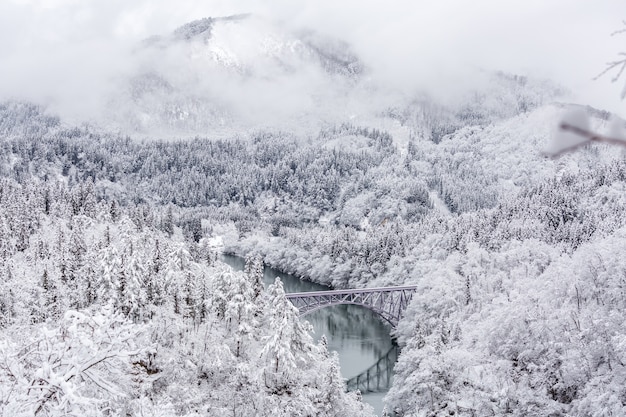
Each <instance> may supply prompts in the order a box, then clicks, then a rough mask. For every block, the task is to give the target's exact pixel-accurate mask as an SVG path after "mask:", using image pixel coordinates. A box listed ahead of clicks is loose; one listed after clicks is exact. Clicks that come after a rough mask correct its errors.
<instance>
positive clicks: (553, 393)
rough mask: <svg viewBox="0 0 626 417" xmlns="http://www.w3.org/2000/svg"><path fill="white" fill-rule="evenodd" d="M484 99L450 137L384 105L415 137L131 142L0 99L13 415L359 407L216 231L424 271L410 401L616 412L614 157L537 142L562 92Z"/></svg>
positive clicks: (316, 257) (357, 281)
mask: <svg viewBox="0 0 626 417" xmlns="http://www.w3.org/2000/svg"><path fill="white" fill-rule="evenodd" d="M507 85H509V84H507ZM507 88H508V87H507ZM515 97H516V96H515ZM524 97H528V95H526V96H524ZM542 100H544V99H543V98H542ZM526 101H527V100H526V99H525V100H524V101H523V102H526ZM515 102H516V103H519V101H518V100H517V99H515ZM476 103H477V104H476V106H475V107H474V108H475V110H476V111H477V112H478V113H480V112H481V111H483V110H484V109H487V110H484V114H486V115H488V117H487V116H480V117H478V116H477V117H468V116H467V115H466V113H459V112H458V111H452V110H451V109H449V108H447V109H446V110H445V112H444V113H445V114H447V115H448V116H449V117H450V119H448V120H449V121H450V123H449V124H448V128H449V129H448V130H446V131H445V132H444V131H441V132H444V133H443V134H441V135H438V134H435V135H433V132H434V131H433V130H432V129H431V130H428V129H424V130H419V129H417V126H418V125H419V123H422V122H423V121H416V120H417V119H411V118H410V117H408V116H407V117H404V118H403V117H400V115H399V113H397V114H396V113H394V114H392V115H390V116H388V117H389V120H392V121H394V123H396V125H395V126H400V127H399V128H398V129H404V130H405V131H406V132H408V138H409V139H408V141H407V142H406V143H401V142H399V141H398V138H397V137H394V136H393V135H392V134H390V133H389V132H387V131H386V130H384V129H382V128H375V127H372V126H371V125H369V126H361V125H358V124H356V123H343V124H337V125H334V126H330V127H325V128H322V129H320V130H319V131H318V132H316V133H315V134H312V135H300V134H295V133H289V132H280V131H276V130H259V131H255V132H252V133H249V134H246V135H235V136H233V137H232V138H229V139H224V138H222V139H213V140H212V139H211V138H210V137H197V138H194V139H180V140H168V141H162V140H158V139H151V140H147V139H144V140H137V139H130V138H128V137H126V136H124V135H119V134H114V133H110V132H107V131H105V130H101V129H97V128H94V127H92V126H88V125H83V126H77V127H76V126H68V125H66V124H64V123H63V122H62V121H61V120H60V119H59V118H57V117H55V116H54V115H49V114H48V113H46V111H45V110H44V109H42V108H40V107H38V106H36V105H32V104H28V103H22V102H5V103H3V104H2V105H0V134H1V136H2V137H1V139H0V149H1V152H0V173H1V175H2V183H1V187H0V190H1V193H0V201H1V202H2V209H1V211H0V214H1V215H2V222H1V223H0V225H1V226H2V229H1V230H0V233H2V235H3V239H2V245H3V246H2V251H3V252H2V268H1V269H0V271H1V273H2V277H3V278H2V291H1V292H0V294H2V295H1V296H0V297H1V298H0V313H1V317H0V318H1V320H2V322H1V323H2V324H1V326H2V329H3V330H2V331H3V334H5V335H6V336H7V337H6V338H5V342H3V343H4V344H2V345H1V347H2V350H1V352H2V355H3V359H2V360H3V362H2V368H1V369H2V372H3V374H2V375H3V376H2V377H3V378H4V380H6V381H10V383H8V384H3V389H4V391H2V394H1V395H2V396H3V397H2V398H3V401H4V404H5V405H4V407H5V409H6V410H8V411H7V412H9V411H10V412H11V413H12V412H13V410H18V409H20V410H22V409H24V410H30V411H33V410H37V409H39V408H40V407H44V408H45V410H47V411H46V412H48V413H50V414H51V415H54V413H55V412H58V413H61V412H65V411H66V410H72V412H74V413H79V412H85V413H92V414H93V415H99V414H98V413H102V412H103V411H102V410H104V409H105V408H106V407H114V408H115V409H119V410H122V409H124V410H129V411H128V412H129V413H131V415H132V414H133V413H135V414H138V413H140V412H141V411H140V410H144V412H147V411H145V410H151V411H150V413H154V414H155V415H158V414H157V413H158V412H162V415H171V414H176V415H189V414H191V413H193V412H194V410H195V408H193V407H199V408H198V409H200V408H202V409H203V410H206V413H208V415H220V414H219V413H223V412H224V411H225V409H226V408H227V407H231V408H229V410H230V411H229V412H231V413H234V414H235V415H251V414H250V413H252V415H253V414H254V413H255V412H257V413H259V415H265V414H262V413H270V414H267V415H271V412H274V411H273V410H277V409H281V410H283V412H285V413H286V414H285V415H291V414H290V413H295V412H296V411H294V410H295V409H293V408H288V407H297V408H298V409H299V410H301V411H302V410H305V411H302V412H303V413H305V415H306V413H322V414H321V415H364V414H360V413H366V411H355V410H357V409H360V408H361V407H364V406H363V405H362V404H360V403H359V402H358V401H357V400H356V399H355V398H354V397H353V396H347V395H345V394H343V393H342V387H341V383H340V382H339V379H338V378H339V376H338V374H337V368H336V362H335V359H333V357H332V355H329V354H328V353H327V352H325V348H324V347H323V346H316V345H314V344H313V343H312V342H311V340H310V338H308V336H306V335H305V326H304V325H303V324H300V323H299V322H298V321H297V320H296V316H295V314H294V312H293V310H291V309H289V308H288V306H287V305H285V309H283V310H281V311H283V312H284V314H288V315H289V317H288V318H285V317H282V318H277V317H274V315H275V314H276V310H275V309H263V308H260V309H259V307H258V306H259V305H261V306H262V305H267V304H266V303H269V302H271V303H279V302H282V301H280V300H282V298H281V297H280V295H279V293H280V289H279V288H274V289H271V290H269V293H267V294H265V295H259V294H258V292H255V289H254V282H255V280H254V274H253V273H250V274H248V276H247V278H246V276H245V275H242V274H234V273H232V272H230V271H228V270H226V269H224V267H223V266H220V265H219V263H217V262H216V261H215V252H214V248H212V247H210V246H209V244H208V242H210V241H212V240H211V239H210V238H218V237H219V238H221V239H222V241H223V242H224V245H225V246H224V249H225V250H227V251H231V252H235V253H238V254H241V255H261V256H262V257H263V259H264V260H265V262H266V263H267V264H269V265H272V266H274V267H277V268H279V269H282V270H284V271H286V272H292V273H295V274H299V275H302V276H304V277H306V278H308V279H312V280H315V281H318V282H321V283H325V284H329V285H331V286H334V287H356V286H375V285H398V284H402V283H412V284H416V285H418V287H419V291H418V294H417V295H416V297H415V298H414V301H413V303H412V305H411V308H410V309H409V311H408V312H407V315H406V318H405V320H404V321H403V322H402V323H401V326H400V327H399V329H398V331H397V335H398V337H399V340H400V341H401V342H402V343H403V344H405V345H406V347H405V348H404V350H403V353H402V355H401V358H400V362H399V364H398V366H397V368H396V369H397V370H396V374H397V377H396V383H395V387H394V389H393V390H392V391H391V393H390V397H389V398H390V400H391V402H392V403H393V404H394V405H395V406H397V407H398V410H399V412H400V413H404V415H406V416H417V415H451V413H454V414H455V415H476V414H479V415H480V414H487V415H489V414H495V415H500V414H505V413H511V414H513V415H537V416H541V415H550V414H552V415H567V414H570V415H593V413H594V412H597V410H605V411H601V413H605V414H606V415H609V413H611V412H612V413H614V414H620V413H621V412H622V407H623V405H622V400H621V398H622V397H623V395H624V394H623V388H622V386H623V384H622V383H621V382H620V381H621V379H620V378H621V375H622V373H623V365H622V361H623V360H622V359H621V358H622V356H623V349H622V345H623V341H622V339H623V335H624V332H623V330H622V325H621V323H623V322H624V317H622V316H623V315H622V313H620V311H622V310H623V309H622V308H621V303H622V302H621V301H620V300H621V299H622V298H623V297H621V295H620V294H621V292H622V286H623V285H622V284H623V283H622V278H623V275H624V268H625V267H624V265H622V262H621V260H620V259H621V257H620V248H621V247H622V245H623V243H624V242H623V239H624V226H625V225H624V218H625V216H624V210H625V204H624V197H623V196H624V190H625V187H626V183H625V180H626V162H625V161H624V158H623V156H622V155H621V154H620V153H619V151H617V150H615V149H614V148H609V147H606V146H599V147H594V148H590V149H584V150H582V151H580V152H579V153H577V154H573V155H569V156H566V157H564V158H562V159H560V160H557V161H553V160H549V159H545V158H544V157H542V156H541V154H540V151H541V149H542V148H543V147H544V146H545V145H546V143H547V141H548V138H549V124H550V123H551V122H552V121H553V120H555V119H556V118H557V117H558V113H559V111H560V107H561V106H559V105H547V106H543V105H539V104H533V105H529V106H519V107H516V110H515V111H512V113H506V114H494V113H493V112H491V111H490V110H488V109H490V108H492V107H490V106H487V105H486V103H485V101H484V100H483V101H480V100H479V101H478V102H476ZM487 104H488V103H487ZM416 106H418V107H419V106H422V107H420V108H422V109H423V108H424V107H423V104H419V105H416ZM481 106H482V107H481ZM511 108H512V107H511ZM481 109H483V110H481ZM479 110H480V111H479ZM411 111H412V110H411V108H410V107H408V108H407V110H406V112H405V113H403V114H404V115H405V116H406V115H407V114H408V115H410V114H413V113H411ZM441 111H442V112H443V110H441ZM478 113H477V114H478ZM414 114H417V113H414ZM463 114H465V115H463ZM437 120H441V119H437ZM594 123H595V128H598V129H602V128H603V126H604V124H605V120H604V117H603V114H602V113H597V114H596V115H595V118H594ZM398 124H399V125H398ZM429 129H430V128H429ZM213 240H214V239H213ZM620 277H622V278H620ZM222 288H223V291H224V292H220V291H222V290H220V289H222ZM225 294H226V295H225ZM272 294H273V295H272ZM259 297H260V298H259ZM271 297H274V298H272V299H271V300H272V301H270V298H271ZM225 299H230V300H231V301H232V302H231V303H227V304H228V306H226V305H225V304H224V300H225ZM238 303H239V304H238ZM254 305H257V307H254ZM229 309H230V310H229ZM279 322H280V323H282V324H279ZM235 323H236V325H235ZM103 326H104V327H103ZM277 326H289V328H288V329H287V330H285V328H283V327H280V328H279V327H277ZM105 328H106V329H109V330H107V331H106V332H105V330H103V329H105ZM85 332H86V333H85ZM131 334H132V335H133V336H132V341H131V338H130V336H129V335H131ZM287 334H288V335H290V336H289V337H292V339H290V340H289V341H288V340H286V339H281V337H286V336H285V335H287ZM103 335H104V336H103ZM280 335H282V336H280ZM103 338H104V339H103ZM107 338H108V339H107ZM27 346H37V349H35V350H32V351H28V352H29V353H26V354H25V355H26V356H23V355H24V353H22V352H26V351H24V349H25V348H26V347H27ZM105 346H108V347H105ZM46 349H47V350H46ZM111 349H113V350H111ZM272 349H273V350H272ZM61 350H62V351H68V352H73V353H68V355H70V356H68V358H71V359H68V360H67V361H66V360H65V359H63V358H58V359H54V358H53V357H51V356H50V355H47V356H46V355H45V354H44V353H42V352H46V351H51V352H52V351H61ZM112 352H114V353H112ZM284 354H286V355H287V357H288V358H289V359H288V360H287V361H286V362H284V361H283V360H282V359H281V360H276V361H274V360H273V359H272V358H278V357H283V356H281V355H284ZM71 355H78V356H71ZM272 355H274V356H272ZM18 358H19V359H18ZM51 358H52V359H51ZM100 359H101V360H102V361H104V362H102V363H105V362H107V361H108V362H110V363H109V364H108V365H107V367H106V369H105V367H104V366H103V367H102V368H100V367H98V364H100V363H101V362H99V360H100ZM50 360H52V361H53V362H52V363H49V362H48V361H50ZM54 361H56V362H54ZM93 361H96V362H97V363H94V364H93V367H94V368H93V372H92V371H91V369H92V368H91V367H88V368H85V367H84V366H92V365H90V364H91V363H92V362H93ZM290 361H291V362H290ZM207 363H210V364H211V366H209V367H208V368H207V365H206V364H207ZM80 364H83V365H84V366H83V365H80ZM283 365H284V366H285V368H281V367H282V366H283ZM294 369H300V370H305V372H302V375H300V374H298V375H299V376H298V378H296V377H295V375H296V374H294V373H293V372H294ZM96 370H97V371H98V372H100V374H96V373H95V372H96ZM46 372H48V373H47V374H46ZM81 372H83V373H84V372H86V373H85V374H84V376H81V377H80V378H79V377H78V375H79V374H80V373H81ZM111 372H118V374H115V375H114V374H113V373H111ZM90 375H91V376H90ZM116 375H117V376H116ZM119 375H125V378H126V379H125V378H121V377H119ZM59 378H60V379H59ZM223 378H226V381H227V382H226V383H223V384H222V383H220V382H219V381H222V379H223ZM29 386H37V391H35V390H34V389H32V388H28V387H29ZM191 386H193V387H194V388H193V389H192V390H191V391H188V394H185V395H182V394H181V392H182V390H187V389H188V388H187V387H191ZM233 387H239V388H237V389H233ZM5 388H6V389H5ZM131 388H132V395H127V396H123V395H121V394H120V391H126V392H127V393H128V392H131V391H129V390H131ZM189 389H190V388H189ZM185 392H187V391H185ZM251 393H254V394H251ZM187 395H188V396H187ZM250 395H253V398H254V401H252V402H250V401H248V400H249V396H250ZM192 398H194V399H195V400H193V401H192ZM224 398H226V399H225V400H224ZM85 399H86V400H85ZM83 400H85V401H83ZM329 404H334V405H333V408H332V410H331V409H329V408H328V407H329ZM8 407H14V408H8ZM22 407H27V408H22ZM28 407H29V408H28ZM233 407H234V408H233ZM250 407H253V408H250ZM342 407H343V408H342ZM603 407H605V408H603ZM44 408H41V409H42V410H43V409H44ZM64 410H65V411H64ZM159 410H160V411H159ZM255 410H256V411H255ZM30 411H29V412H30ZM211 413H213V414H211ZM246 413H248V414H246ZM324 413H326V414H324ZM332 413H335V414H332Z"/></svg>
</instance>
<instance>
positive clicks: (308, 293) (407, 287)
mask: <svg viewBox="0 0 626 417" xmlns="http://www.w3.org/2000/svg"><path fill="white" fill-rule="evenodd" d="M415 289H417V286H415V285H404V286H399V287H378V288H361V289H346V290H327V291H305V292H291V293H287V294H285V295H286V296H287V298H301V297H315V296H320V295H322V296H330V295H343V294H364V293H380V292H391V291H402V290H415Z"/></svg>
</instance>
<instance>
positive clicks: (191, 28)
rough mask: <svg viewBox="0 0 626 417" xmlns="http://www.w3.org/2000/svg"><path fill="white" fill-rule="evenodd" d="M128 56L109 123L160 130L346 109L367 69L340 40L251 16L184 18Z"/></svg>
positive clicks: (196, 130) (234, 125) (304, 119)
mask: <svg viewBox="0 0 626 417" xmlns="http://www.w3.org/2000/svg"><path fill="white" fill-rule="evenodd" d="M131 59H132V60H133V66H132V67H133V71H132V73H130V74H125V75H122V76H120V78H119V80H118V88H117V89H116V90H115V91H113V92H112V93H111V94H110V97H109V99H108V105H107V115H106V117H105V123H106V124H109V125H113V126H115V127H116V128H118V129H120V130H122V131H130V132H135V133H152V134H155V133H157V132H158V135H160V136H163V135H167V134H168V133H170V134H174V135H176V134H192V135H193V134H206V133H208V132H212V131H216V130H217V131H220V130H221V131H226V132H232V131H233V130H237V131H241V130H245V129H246V128H258V127H267V126H273V127H277V126H278V125H280V126H281V127H284V126H285V125H289V126H296V124H297V123H299V124H302V123H305V124H306V123H310V122H309V120H311V118H312V119H313V120H314V122H317V121H320V120H323V121H329V122H332V121H335V120H338V118H341V117H348V112H349V110H350V108H353V107H354V104H356V103H359V102H360V100H354V96H355V94H358V91H357V90H358V88H359V87H358V86H359V85H360V81H361V80H362V78H363V77H362V75H363V72H364V65H363V63H362V62H361V61H360V60H359V59H358V57H357V56H356V55H355V54H354V53H353V52H352V51H351V50H350V47H349V45H348V44H346V43H345V42H342V41H340V40H336V39H332V38H329V37H326V36H324V35H323V34H320V33H317V32H315V31H311V30H298V31H294V30H290V29H288V28H287V27H286V26H284V25H281V24H279V23H275V22H271V21H269V20H266V19H262V18H259V17H256V16H251V15H239V16H230V17H224V18H205V19H201V20H197V21H193V22H190V23H188V24H186V25H183V26H181V27H180V28H178V29H176V30H175V31H174V32H173V33H171V34H169V35H167V36H162V37H152V38H149V39H147V40H146V41H144V42H143V43H142V44H141V45H140V46H138V47H137V48H136V49H135V51H134V54H133V56H132V57H131ZM358 107H362V106H361V105H360V104H359V105H358Z"/></svg>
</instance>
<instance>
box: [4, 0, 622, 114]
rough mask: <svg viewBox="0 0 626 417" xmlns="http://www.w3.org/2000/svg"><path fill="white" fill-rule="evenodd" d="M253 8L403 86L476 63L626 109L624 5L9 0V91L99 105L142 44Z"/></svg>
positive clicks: (565, 0) (551, 0) (618, 1)
mask: <svg viewBox="0 0 626 417" xmlns="http://www.w3.org/2000/svg"><path fill="white" fill-rule="evenodd" d="M242 12H253V13H257V14H260V15H263V16H267V17H271V18H275V19H279V20H281V21H283V22H286V23H288V24H290V25H293V26H294V27H300V26H305V27H309V28H315V29H317V30H319V31H321V32H325V33H327V34H329V35H332V36H337V37H340V38H343V39H345V40H347V41H348V42H350V43H351V44H352V45H353V47H354V49H355V51H357V52H358V54H359V55H360V56H361V57H362V58H363V60H364V61H365V62H366V64H367V65H368V66H369V67H370V68H372V69H373V73H374V74H375V76H376V77H378V78H379V79H381V80H384V81H385V82H387V83H389V84H390V85H393V86H395V87H402V86H407V87H409V88H414V87H421V86H429V87H430V88H433V86H434V88H442V89H448V90H454V89H455V88H456V87H457V86H459V87H460V86H462V85H466V84H467V83H471V82H472V79H471V74H472V72H473V71H475V70H476V69H500V70H505V71H510V72H515V73H519V74H526V75H533V76H539V77H548V78H552V79H555V80H557V81H559V82H560V83H562V84H564V85H565V86H567V87H568V88H570V89H571V90H572V91H573V92H574V93H575V94H576V96H577V99H576V100H577V101H579V102H581V103H587V104H591V105H594V106H596V107H600V108H604V109H607V110H611V111H614V112H617V113H618V114H620V115H621V116H622V117H624V116H626V103H625V102H621V101H620V100H619V93H620V90H621V88H622V86H623V84H624V82H626V77H624V80H622V82H621V83H620V84H619V85H617V84H612V83H611V82H610V78H611V77H610V76H608V77H604V78H602V79H600V80H598V81H593V80H592V78H593V77H594V76H595V75H597V74H598V73H599V72H601V71H602V69H603V68H604V65H605V63H606V62H607V61H610V60H612V59H615V58H616V57H617V54H618V52H620V51H626V34H623V35H619V36H613V37H611V36H610V34H611V32H613V31H615V30H618V29H620V28H622V27H624V26H623V23H622V20H624V19H626V8H625V7H624V1H623V0H596V1H590V0H508V1H505V0H473V1H467V0H431V1H420V0H398V1H394V0H386V1H382V0H341V1H337V0H309V1H297V0H269V1H268V0H263V1H261V0H258V1H253V0H133V1H128V0H2V1H0V96H14V97H19V96H25V97H29V98H36V99H42V100H50V101H54V100H58V97H57V96H64V100H65V101H66V102H76V101H80V103H81V106H82V107H84V108H85V109H89V107H90V106H91V105H92V104H93V103H91V101H92V99H91V97H96V96H97V95H98V94H101V93H103V92H104V91H105V90H106V89H107V84H106V82H105V80H107V79H108V78H109V77H111V76H112V75H114V74H116V73H118V72H119V71H123V70H124V67H125V65H126V64H127V62H126V60H125V59H124V53H126V52H127V51H128V49H129V48H130V47H132V46H133V45H136V42H138V41H139V40H141V39H143V38H146V37H148V36H151V35H155V34H167V33H169V32H171V31H172V30H173V29H175V28H176V27H178V26H180V25H181V24H184V23H186V22H188V21H191V20H195V19H199V18H202V17H208V16H220V15H228V14H235V13H242ZM87 92H88V93H87ZM93 105H94V106H95V104H93Z"/></svg>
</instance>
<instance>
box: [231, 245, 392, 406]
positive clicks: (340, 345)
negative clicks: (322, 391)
mask: <svg viewBox="0 0 626 417" xmlns="http://www.w3.org/2000/svg"><path fill="white" fill-rule="evenodd" d="M222 261H224V262H225V263H226V264H228V265H230V266H231V267H232V268H233V269H236V270H243V269H244V266H245V260H244V259H242V258H240V257H238V256H232V255H222ZM276 277H280V279H281V280H282V282H283V286H284V288H285V292H287V293H291V292H305V291H324V290H329V288H328V287H326V286H323V285H320V284H315V283H312V282H309V281H303V280H301V279H299V278H297V277H295V276H293V275H289V274H284V273H282V272H279V271H277V270H275V269H272V268H265V270H264V276H263V280H264V283H265V285H266V286H267V285H269V284H272V283H273V282H274V280H275V279H276ZM305 319H306V320H307V321H309V323H311V324H312V325H313V329H314V335H313V337H314V338H315V340H319V339H320V338H321V337H322V335H326V339H327V340H328V348H329V350H330V351H337V352H338V353H339V362H340V364H341V373H342V375H343V376H344V378H346V379H347V380H351V378H354V377H356V376H357V375H361V376H360V377H359V380H360V381H368V382H370V385H369V386H370V388H371V389H373V391H375V392H363V393H362V395H363V400H364V401H365V402H367V403H368V404H370V405H372V406H373V407H374V409H375V410H376V413H377V414H378V415H381V414H382V409H383V406H384V404H383V401H382V400H383V397H384V395H385V394H386V393H387V391H388V389H389V384H390V382H391V372H390V370H389V372H388V373H387V372H386V370H384V369H382V368H383V367H381V366H380V364H381V363H383V362H384V363H391V364H393V363H395V358H396V357H397V352H395V354H389V353H390V351H391V350H392V349H395V348H396V347H395V344H394V342H393V340H392V338H391V336H390V331H391V327H390V326H389V325H388V324H385V323H383V322H382V320H380V319H379V317H378V315H377V314H376V313H374V312H373V311H370V310H368V309H366V308H364V307H361V306H355V305H339V306H333V307H327V308H323V309H321V310H318V311H316V312H313V313H311V314H307V315H306V316H305ZM381 358H383V360H382V361H381V360H380V359H381ZM377 363H378V364H379V366H376V364H377ZM368 369H369V371H370V372H369V378H366V374H365V373H364V371H367V370H368ZM377 370H378V371H381V372H378V374H377V372H376V371H377ZM383 373H384V375H383ZM351 381H352V382H354V380H351ZM349 382H350V381H349ZM360 386H361V385H360Z"/></svg>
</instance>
